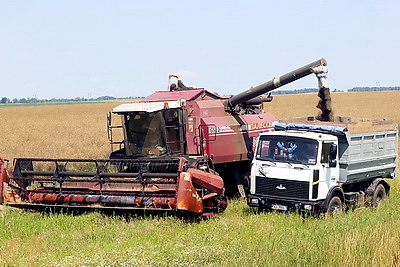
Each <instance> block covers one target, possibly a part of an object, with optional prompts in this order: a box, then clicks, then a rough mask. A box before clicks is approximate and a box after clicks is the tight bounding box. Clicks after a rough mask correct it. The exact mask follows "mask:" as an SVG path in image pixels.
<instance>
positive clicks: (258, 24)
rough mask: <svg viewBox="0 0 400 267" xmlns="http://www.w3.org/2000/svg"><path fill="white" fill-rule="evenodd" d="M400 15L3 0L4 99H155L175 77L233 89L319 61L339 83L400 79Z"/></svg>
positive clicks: (324, 7) (101, 0) (122, 0)
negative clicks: (321, 61)
mask: <svg viewBox="0 0 400 267" xmlns="http://www.w3.org/2000/svg"><path fill="white" fill-rule="evenodd" d="M399 12H400V1H397V0H388V1H385V0H376V1H372V0H363V1H361V0H354V1H352V0H347V1H344V0H336V1H334V0H332V1H324V0H318V1H317V0H315V1H313V0H310V1H307V0H303V1H299V0H293V1H268V0H265V1H252V0H247V1H208V0H204V1H188V0H185V1H174V0H170V1H165V0H164V1H161V0H160V1H157V0H147V1H133V0H132V1H128V0H114V1H111V0H109V1H105V0H96V1H94V0H85V1H78V0H58V1H51V0H47V1H44V0H0V97H3V96H5V97H8V98H10V99H13V98H23V97H25V98H28V97H30V98H32V97H35V98H38V99H49V98H75V97H84V98H92V97H94V98H95V97H99V96H104V95H109V96H115V97H128V96H147V95H149V94H151V93H153V92H154V91H161V90H166V89H167V84H168V75H169V74H179V75H181V77H182V81H183V82H184V84H185V85H187V86H193V87H204V88H206V89H208V90H209V91H211V92H217V93H219V94H220V95H229V94H236V93H240V92H242V91H244V90H247V89H249V88H250V87H252V86H257V85H258V84H261V83H264V82H266V81H269V80H271V79H272V78H274V77H278V76H280V75H283V74H285V73H287V72H290V71H292V70H294V69H296V68H298V67H301V66H303V65H306V64H308V63H311V62H313V61H315V60H317V59H319V58H325V59H326V60H327V62H328V68H329V74H328V79H329V86H330V88H331V90H334V89H337V90H344V91H346V90H348V89H351V88H353V87H357V86H369V87H374V86H400V71H399V69H400V68H399V67H398V65H399V63H400V52H399V49H400V19H399ZM317 86H318V83H317V79H316V77H315V76H314V75H312V76H311V75H310V76H308V77H306V78H303V79H301V80H298V81H296V82H293V83H291V84H289V85H286V86H284V87H282V88H281V89H284V90H292V89H302V88H316V87H317Z"/></svg>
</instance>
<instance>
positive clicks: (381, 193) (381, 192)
mask: <svg viewBox="0 0 400 267" xmlns="http://www.w3.org/2000/svg"><path fill="white" fill-rule="evenodd" d="M386 197H387V194H386V189H385V187H384V186H383V185H382V184H378V186H377V187H376V188H375V191H374V194H373V195H372V200H371V205H372V207H374V208H376V207H378V206H379V205H380V204H381V203H382V202H383V200H384V199H385V198H386Z"/></svg>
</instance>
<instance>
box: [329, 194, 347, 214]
mask: <svg viewBox="0 0 400 267" xmlns="http://www.w3.org/2000/svg"><path fill="white" fill-rule="evenodd" d="M342 210H343V202H342V200H341V199H340V197H338V196H334V197H333V198H331V200H330V201H329V204H328V208H327V210H326V213H327V214H328V215H335V214H338V213H340V212H342Z"/></svg>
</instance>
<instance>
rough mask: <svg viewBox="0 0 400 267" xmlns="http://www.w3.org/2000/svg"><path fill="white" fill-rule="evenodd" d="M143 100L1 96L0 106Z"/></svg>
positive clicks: (106, 97)
mask: <svg viewBox="0 0 400 267" xmlns="http://www.w3.org/2000/svg"><path fill="white" fill-rule="evenodd" d="M138 98H143V97H142V96H136V97H133V96H128V97H120V98H117V97H113V96H100V97H97V98H85V97H75V98H51V99H37V98H35V97H32V98H29V97H28V98H19V99H18V98H14V99H9V98H8V97H5V96H3V97H2V98H1V99H0V104H8V103H21V104H26V103H57V102H85V101H88V102H91V101H105V100H116V99H138Z"/></svg>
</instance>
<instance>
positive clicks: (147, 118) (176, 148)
mask: <svg viewBox="0 0 400 267" xmlns="http://www.w3.org/2000/svg"><path fill="white" fill-rule="evenodd" d="M125 129H126V140H125V149H126V154H127V155H128V156H146V157H152V156H161V155H164V154H167V153H168V154H175V153H183V152H181V149H182V146H181V144H182V141H181V140H180V139H181V136H182V134H181V133H180V131H182V130H183V127H182V124H181V112H180V110H178V109H167V110H161V111H157V112H152V113H148V112H144V111H140V112H131V113H129V114H126V115H125Z"/></svg>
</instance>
